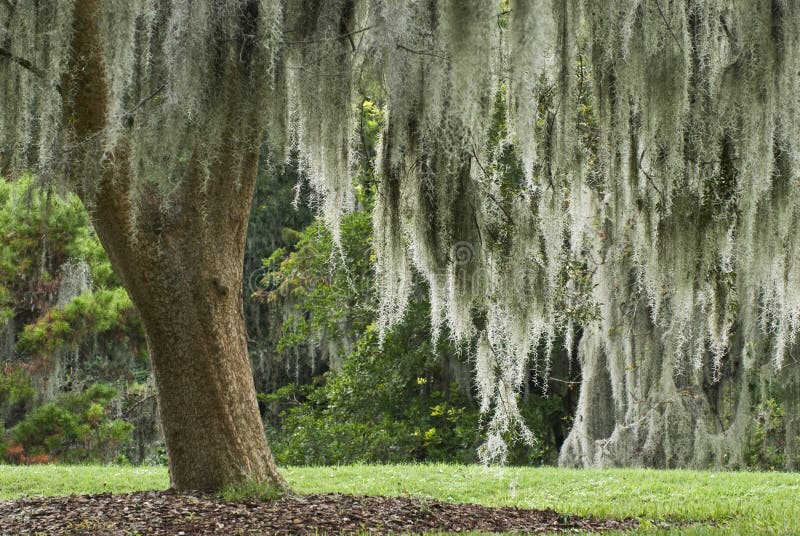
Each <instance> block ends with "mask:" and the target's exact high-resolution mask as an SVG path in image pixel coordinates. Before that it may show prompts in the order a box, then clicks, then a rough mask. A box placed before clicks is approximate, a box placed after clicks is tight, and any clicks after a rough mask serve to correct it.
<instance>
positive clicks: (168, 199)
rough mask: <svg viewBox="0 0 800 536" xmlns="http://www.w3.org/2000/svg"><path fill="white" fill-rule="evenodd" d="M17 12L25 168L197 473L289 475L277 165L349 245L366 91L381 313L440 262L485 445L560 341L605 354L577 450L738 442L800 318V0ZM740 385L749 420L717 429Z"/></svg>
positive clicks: (586, 361) (587, 374)
mask: <svg viewBox="0 0 800 536" xmlns="http://www.w3.org/2000/svg"><path fill="white" fill-rule="evenodd" d="M0 31H2V34H0V98H1V99H2V100H0V151H2V153H1V154H0V157H2V161H0V166H2V168H3V170H4V172H5V173H12V172H15V171H18V170H23V169H32V170H35V171H36V172H37V173H38V175H39V176H40V177H42V178H43V179H44V180H58V181H60V182H62V183H64V184H67V185H69V186H70V187H71V188H73V189H74V190H75V191H77V192H78V194H79V195H80V196H81V198H82V199H83V201H84V203H85V204H86V205H87V207H89V208H90V210H91V212H92V217H93V221H94V225H95V228H96V229H97V232H98V235H99V236H100V239H101V240H102V242H103V244H104V246H105V247H106V248H107V249H108V252H109V256H110V258H111V260H112V262H113V264H114V266H115V267H116V269H117V270H118V271H119V273H120V274H121V277H122V279H123V280H124V282H125V285H126V288H127V289H128V290H129V292H130V295H131V298H132V300H133V302H134V303H135V305H136V307H137V309H138V310H139V312H140V314H141V317H142V320H143V323H144V326H145V330H146V332H147V338H148V344H149V348H150V354H151V359H152V364H153V369H154V373H155V377H156V383H157V386H158V392H159V410H160V414H161V418H162V423H163V428H164V434H165V439H166V445H167V452H168V456H169V463H170V474H171V478H172V482H173V485H174V486H175V487H178V488H198V487H204V488H205V487H219V486H221V485H223V484H225V483H228V482H237V481H243V480H248V479H255V480H262V481H269V482H273V483H276V484H281V485H282V483H283V482H282V480H281V478H280V476H279V475H278V472H277V471H276V469H275V466H274V463H273V462H272V459H271V457H270V455H269V451H268V447H267V445H266V442H265V439H264V434H263V431H262V428H261V423H260V420H259V415H258V409H257V405H256V399H255V393H254V389H253V383H252V378H251V376H250V369H249V364H248V362H247V352H246V338H245V333H244V328H243V322H242V313H241V305H242V298H241V276H242V274H241V262H242V256H243V247H244V237H245V229H246V223H247V216H248V208H249V205H250V199H251V196H252V192H253V187H254V184H253V183H254V180H255V176H256V167H257V165H258V156H259V154H260V147H261V145H262V142H263V141H264V137H265V136H266V138H267V141H268V144H269V146H270V148H271V154H272V159H273V160H274V161H275V162H279V161H280V160H282V159H283V158H284V157H285V155H286V154H287V150H288V148H295V149H296V151H297V154H298V155H299V162H300V165H301V168H302V169H303V171H304V173H305V176H306V177H307V179H308V181H309V183H310V184H311V185H312V187H313V189H314V191H315V192H316V201H317V204H318V206H319V208H320V210H321V211H322V213H323V214H324V215H325V217H326V220H327V222H328V224H329V225H330V226H331V228H332V230H333V231H334V236H335V235H336V232H337V222H338V219H339V215H340V214H341V212H342V211H344V210H347V209H348V207H349V206H350V205H351V204H352V202H353V201H352V197H353V195H352V188H351V182H350V171H351V169H352V168H353V166H354V161H355V160H356V158H357V152H358V124H357V121H356V120H355V117H356V114H355V113H354V110H355V108H356V106H354V105H355V104H356V102H357V99H358V97H359V93H360V92H362V91H364V88H365V87H367V86H378V87H380V88H381V91H382V92H383V93H384V95H383V98H384V99H385V101H386V108H387V118H386V120H385V124H384V130H383V133H382V140H381V147H380V150H379V153H380V154H379V157H378V159H377V162H376V163H375V165H376V167H377V169H378V172H379V178H380V186H379V192H378V202H377V206H376V209H375V214H374V228H375V232H374V236H373V246H374V248H375V251H376V256H377V262H378V276H377V284H378V287H379V290H380V294H381V299H380V302H379V303H378V304H377V307H378V310H379V313H380V315H381V318H382V322H381V325H382V329H386V328H388V327H389V326H391V324H392V323H393V322H394V321H396V320H397V319H399V318H400V317H401V316H402V314H403V312H404V309H405V306H406V304H407V302H408V293H409V289H410V288H411V273H412V272H411V271H412V270H417V271H418V272H419V273H421V274H422V276H423V277H424V278H425V279H426V280H427V282H428V286H429V288H430V300H431V308H432V313H431V321H432V329H433V332H434V335H435V334H436V333H438V331H439V328H440V327H441V326H442V325H444V324H446V325H447V326H448V327H449V332H450V333H451V334H452V336H453V338H454V339H456V341H459V342H461V343H463V344H464V345H466V346H468V347H470V348H472V349H474V351H475V353H474V355H475V368H476V383H477V388H478V390H479V392H480V396H481V401H482V406H483V409H484V410H485V411H487V412H488V411H491V412H492V417H491V419H490V421H489V423H488V427H489V435H488V438H487V441H486V444H485V445H484V448H483V449H482V453H483V455H484V457H485V458H486V459H502V458H503V457H504V454H505V439H506V438H508V437H509V436H510V435H511V436H513V435H520V436H522V437H523V438H525V437H527V436H528V433H527V429H526V427H525V426H524V423H523V422H521V419H520V416H519V411H518V409H517V407H516V400H517V399H516V397H517V392H518V390H519V389H520V388H521V387H522V386H523V385H524V384H525V382H527V381H528V378H529V375H530V374H531V371H533V372H534V373H535V374H539V375H545V376H546V374H547V371H548V367H549V357H548V356H549V355H550V350H551V349H552V347H553V345H554V344H556V341H557V340H561V339H563V340H564V341H565V344H566V345H567V346H568V347H569V348H573V347H574V346H576V345H577V359H578V362H579V363H580V366H581V370H582V374H583V382H582V385H581V402H580V408H579V410H578V415H577V419H576V426H575V427H574V429H573V433H572V434H571V435H570V437H569V438H568V439H567V442H566V444H565V446H564V449H563V451H562V463H564V464H569V465H595V464H601V465H602V464H623V463H635V464H662V465H671V464H673V465H674V464H690V463H694V464H698V465H702V464H707V463H723V462H725V460H728V461H730V459H731V457H733V458H736V456H741V451H742V442H743V439H742V430H743V427H745V426H746V423H744V422H743V420H744V418H743V416H744V415H746V412H745V409H746V408H747V406H748V403H749V402H748V398H747V396H748V395H747V393H748V392H749V384H748V382H747V381H746V379H743V378H747V377H752V376H753V375H754V374H756V373H759V374H760V373H761V371H762V370H763V369H765V366H769V367H771V368H770V370H773V371H774V370H779V369H780V367H781V366H783V364H784V362H785V360H786V355H787V352H788V351H789V350H790V349H791V348H792V345H793V343H794V340H795V335H796V333H797V331H798V329H800V293H798V292H797V289H798V283H800V259H798V258H797V255H798V251H800V247H798V246H800V244H799V243H798V241H799V240H800V233H798V232H797V231H798V229H797V225H798V222H797V215H798V208H800V198H798V194H797V191H798V189H797V188H796V181H797V179H798V167H799V166H798V161H799V160H800V159H799V157H800V150H799V149H800V148H799V147H798V144H800V115H799V114H798V104H800V103H798V99H800V91H799V90H800V87H798V85H799V84H800V80H799V79H798V75H797V73H798V72H800V42H799V41H800V9H798V8H797V7H796V6H794V5H793V4H792V3H791V2H787V1H786V0H767V1H762V0H743V1H741V2H736V3H731V2H728V1H726V0H703V1H701V0H682V1H678V0H621V1H617V0H614V1H612V0H601V1H592V2H581V1H579V0H512V1H511V2H497V3H495V2H489V1H484V0H465V1H456V0H453V1H445V0H439V1H436V0H426V1H420V2H407V1H405V0H330V1H312V0H285V1H282V2H277V1H267V0H264V1H255V0H250V1H244V0H219V1H216V2H188V1H186V0H131V1H126V0H105V1H103V0H74V1H73V0H63V1H58V2H39V1H35V0H16V1H14V0H4V1H3V2H0ZM498 101H502V103H503V105H502V107H501V108H503V109H505V110H506V113H507V119H506V121H505V122H506V124H507V127H508V128H507V129H506V131H503V132H498V130H497V129H494V128H492V125H493V124H494V122H493V120H492V119H493V113H494V112H496V111H497V109H498V108H497V107H498ZM514 155H516V156H514ZM766 355H771V356H772V357H771V363H768V362H766V361H769V360H765V356H766ZM733 365H735V366H733ZM795 370H796V369H795ZM781 376H785V377H786V378H788V380H786V382H785V385H784V386H785V387H787V388H791V386H792V385H794V386H795V387H796V386H797V385H798V384H800V381H796V380H797V378H796V374H794V375H792V374H783V373H781ZM726 377H729V378H735V379H736V382H734V383H732V384H731V385H732V389H734V390H735V393H733V394H732V395H731V397H732V398H734V399H736V400H735V404H736V409H735V410H734V411H733V412H732V413H731V418H730V419H729V420H728V422H722V420H720V422H716V421H714V422H712V419H711V417H712V415H713V414H714V413H713V412H712V409H711V407H710V406H711V405H713V404H714V403H715V401H714V400H713V398H714V396H717V398H718V394H719V393H717V395H714V394H713V392H714V388H713V386H714V385H717V384H718V383H719V382H720V381H721V380H722V379H723V378H726ZM792 378H794V379H792ZM792 382H794V383H792ZM709 386H710V387H709ZM795 390H796V388H795ZM799 398H800V397H799ZM789 435H791V434H790V433H789V430H787V437H788V436H789ZM794 435H796V432H795V433H794Z"/></svg>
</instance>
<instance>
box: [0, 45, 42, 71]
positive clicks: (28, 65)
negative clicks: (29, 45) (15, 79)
mask: <svg viewBox="0 0 800 536" xmlns="http://www.w3.org/2000/svg"><path fill="white" fill-rule="evenodd" d="M0 57H3V58H6V59H8V60H10V61H11V62H12V63H16V64H17V65H19V66H20V67H22V68H23V69H27V70H28V71H30V72H32V73H33V74H35V75H36V76H38V77H39V78H47V72H46V71H45V70H44V69H40V68H39V67H37V66H36V65H34V64H33V62H31V61H28V60H26V59H25V58H20V57H19V56H16V55H14V54H12V53H11V51H9V50H6V49H5V48H2V47H0Z"/></svg>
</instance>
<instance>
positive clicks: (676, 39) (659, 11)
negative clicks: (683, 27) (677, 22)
mask: <svg viewBox="0 0 800 536" xmlns="http://www.w3.org/2000/svg"><path fill="white" fill-rule="evenodd" d="M656 7H657V8H658V13H659V14H660V15H661V19H662V20H663V21H664V24H666V25H667V30H669V33H670V34H672V38H673V39H674V40H675V43H677V45H678V48H679V49H681V53H683V52H684V50H683V45H682V44H681V42H680V41H679V40H678V36H677V35H675V32H674V31H673V30H672V26H671V25H670V23H669V21H668V20H667V16H666V15H664V11H663V10H662V9H661V2H659V1H658V0H656Z"/></svg>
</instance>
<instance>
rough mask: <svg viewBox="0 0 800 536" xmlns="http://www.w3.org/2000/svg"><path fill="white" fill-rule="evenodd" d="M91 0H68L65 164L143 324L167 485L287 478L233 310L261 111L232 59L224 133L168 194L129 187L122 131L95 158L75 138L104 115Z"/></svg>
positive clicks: (204, 143)
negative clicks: (70, 141)
mask: <svg viewBox="0 0 800 536" xmlns="http://www.w3.org/2000/svg"><path fill="white" fill-rule="evenodd" d="M99 9H100V1H99V0H79V1H78V2H76V4H75V32H74V38H73V49H72V58H73V59H72V61H73V63H74V65H72V66H71V67H72V68H70V69H69V72H70V73H72V74H71V75H70V76H69V79H68V80H65V82H64V88H65V119H66V122H67V124H68V125H70V126H71V127H72V131H73V135H74V138H75V140H76V147H77V148H76V150H75V154H74V155H71V161H73V162H75V165H74V166H73V167H72V176H73V177H74V179H73V181H74V186H75V189H76V191H77V192H78V194H79V195H80V196H81V198H82V199H83V200H84V202H85V204H86V205H87V208H89V210H90V213H91V215H92V221H93V224H94V227H95V229H96V231H97V234H98V236H99V238H100V240H101V242H102V243H103V246H104V247H105V248H106V250H107V252H108V255H109V258H110V259H111V263H112V265H113V266H114V268H115V269H116V270H117V272H118V273H119V275H120V277H121V278H122V280H123V283H124V285H125V288H126V289H127V290H128V292H129V294H130V296H131V299H132V301H133V303H134V304H135V306H136V308H137V310H138V312H139V314H140V316H141V319H142V323H143V325H144V328H145V333H146V335H147V341H148V348H149V350H150V359H151V363H152V368H153V373H154V376H155V380H156V387H157V393H158V396H157V399H158V407H159V415H160V418H161V424H162V428H163V432H164V440H165V443H166V449H167V458H168V460H169V470H170V479H171V483H172V487H173V488H176V489H219V488H221V487H223V486H225V485H227V484H232V483H234V484H235V483H242V482H247V481H257V482H265V483H271V484H273V485H276V486H279V487H285V486H286V483H285V481H284V480H283V478H282V477H281V476H280V474H279V472H278V470H277V467H276V465H275V462H274V460H273V458H272V455H271V453H270V450H269V447H268V445H267V441H266V436H265V434H264V429H263V425H262V422H261V417H260V414H259V411H258V404H257V400H256V392H255V386H254V384H253V377H252V374H251V369H250V362H249V359H248V352H247V342H246V336H245V326H244V317H243V312H242V302H243V299H242V264H243V258H244V246H245V237H246V230H247V221H248V217H249V209H250V203H251V199H252V196H253V189H254V186H255V179H256V175H257V166H258V158H259V147H260V143H261V138H262V135H263V130H264V124H263V120H262V119H261V117H260V116H261V115H262V112H261V110H258V109H257V107H254V106H252V98H253V95H252V94H251V89H250V88H249V87H248V85H247V84H246V83H240V82H239V78H237V74H239V73H238V72H237V71H236V66H233V67H231V68H230V71H229V72H227V73H226V74H227V75H229V76H227V77H225V78H223V79H226V80H228V79H229V80H230V83H227V84H226V88H225V91H224V92H222V93H221V94H220V95H219V97H218V98H219V105H220V106H224V107H225V111H226V113H225V115H224V117H225V125H224V129H223V130H222V132H223V134H222V136H220V137H218V138H216V139H205V140H201V141H199V142H197V145H196V146H195V147H194V153H193V155H192V156H191V158H190V160H189V163H188V166H187V169H186V171H185V173H184V175H183V177H182V178H181V180H180V182H179V183H178V184H177V186H176V187H175V189H174V191H172V192H171V193H169V200H168V201H169V202H168V203H167V202H166V201H167V200H166V199H165V197H164V194H163V193H162V192H159V191H158V189H157V188H156V187H154V186H153V187H148V186H147V185H146V184H145V185H139V187H138V188H139V190H138V192H137V194H136V197H135V198H134V197H132V195H131V189H132V186H131V177H130V172H129V171H128V169H129V168H128V165H127V161H126V158H127V151H126V145H125V140H124V137H123V138H121V141H120V142H119V145H118V146H117V147H116V148H115V150H114V151H113V153H112V155H111V156H110V158H108V159H105V160H103V161H102V162H100V163H98V159H97V156H98V148H97V147H93V144H92V143H84V142H85V141H86V140H91V139H92V138H96V137H99V136H97V134H98V133H99V132H100V131H101V130H102V129H103V128H105V127H106V117H105V109H106V107H105V101H106V78H105V74H104V67H103V61H102V57H101V52H100V51H101V48H100V39H101V37H100V34H99V30H98V28H97V14H98V10H99ZM223 67H224V66H223ZM198 137H199V138H202V136H198ZM179 156H180V155H175V157H176V158H178V157H179ZM132 199H135V200H132Z"/></svg>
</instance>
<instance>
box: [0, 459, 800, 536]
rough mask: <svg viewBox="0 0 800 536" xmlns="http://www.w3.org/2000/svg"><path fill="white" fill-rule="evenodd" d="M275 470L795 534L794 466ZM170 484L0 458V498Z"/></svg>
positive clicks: (389, 489) (143, 475)
mask: <svg viewBox="0 0 800 536" xmlns="http://www.w3.org/2000/svg"><path fill="white" fill-rule="evenodd" d="M283 473H284V475H285V476H286V478H287V480H288V481H289V482H290V484H291V485H292V486H293V488H294V489H295V490H296V491H298V492H301V493H312V492H317V493H322V492H340V493H357V494H373V495H411V496H414V497H424V498H435V499H440V500H445V501H454V502H476V503H482V504H487V505H493V506H499V505H506V506H509V505H510V506H520V507H524V508H548V507H549V508H553V509H555V510H557V511H559V512H562V513H570V514H579V515H592V516H597V517H615V518H624V517H636V518H639V519H641V520H655V521H661V520H664V521H673V522H702V523H696V524H694V525H691V526H683V527H680V528H675V529H672V530H670V531H663V530H662V531H657V530H656V529H655V528H653V527H649V528H648V527H646V526H645V527H643V528H641V529H639V531H637V532H638V533H645V534H651V533H656V534H715V535H716V534H800V474H798V473H752V472H703V471H653V470H641V469H611V470H571V469H556V468H549V467H544V468H517V467H509V468H485V467H480V466H455V465H385V466H363V465H352V466H342V467H292V468H287V469H284V471H283ZM168 485H169V484H168V478H167V472H166V469H165V468H163V467H118V466H106V467H98V466H32V467H17V466H0V498H3V499H7V498H13V497H19V496H23V495H63V494H69V493H99V492H107V491H113V492H118V493H121V492H126V491H135V490H145V489H164V488H166V487H167V486H168ZM709 521H713V522H715V523H716V525H717V526H716V527H713V526H709V524H708V522H709Z"/></svg>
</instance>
